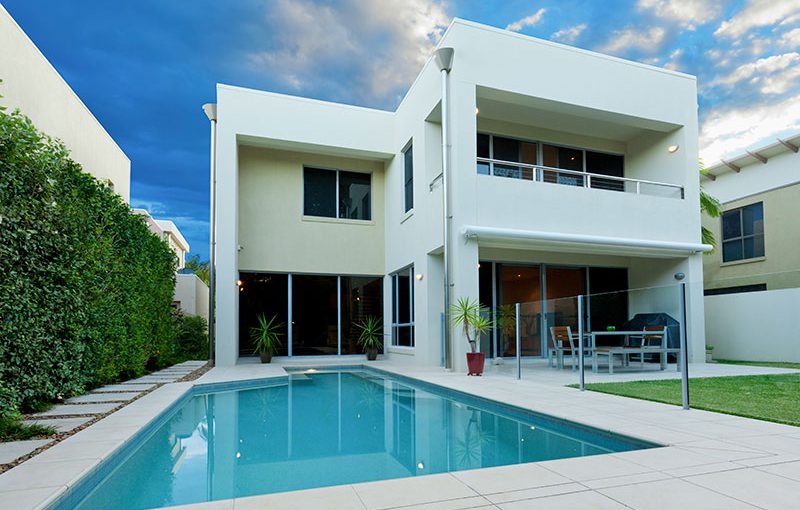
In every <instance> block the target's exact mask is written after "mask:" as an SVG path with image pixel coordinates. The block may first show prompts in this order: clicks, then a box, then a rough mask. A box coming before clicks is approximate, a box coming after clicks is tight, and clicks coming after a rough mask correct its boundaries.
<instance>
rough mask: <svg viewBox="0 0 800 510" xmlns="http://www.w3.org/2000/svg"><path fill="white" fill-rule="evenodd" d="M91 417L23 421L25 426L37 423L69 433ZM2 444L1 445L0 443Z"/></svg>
mask: <svg viewBox="0 0 800 510" xmlns="http://www.w3.org/2000/svg"><path fill="white" fill-rule="evenodd" d="M91 419H92V417H91V416H83V417H78V418H43V419H38V420H25V424H26V425H33V424H34V423H38V424H39V425H44V426H46V427H55V428H56V430H57V431H58V432H69V431H70V430H72V429H76V428H78V427H80V426H81V425H83V424H84V423H86V422H87V421H89V420H91ZM0 444H2V443H0Z"/></svg>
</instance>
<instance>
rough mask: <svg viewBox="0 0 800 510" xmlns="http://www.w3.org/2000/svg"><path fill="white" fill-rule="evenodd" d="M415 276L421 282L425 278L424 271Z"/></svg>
mask: <svg viewBox="0 0 800 510" xmlns="http://www.w3.org/2000/svg"><path fill="white" fill-rule="evenodd" d="M415 278H416V279H417V281H418V282H421V281H422V279H423V278H425V277H424V276H423V275H422V273H417V274H416V276H415Z"/></svg>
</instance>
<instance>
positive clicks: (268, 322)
mask: <svg viewBox="0 0 800 510" xmlns="http://www.w3.org/2000/svg"><path fill="white" fill-rule="evenodd" d="M256 319H257V320H258V325H257V326H253V327H252V328H250V338H251V339H252V340H253V347H254V348H255V351H256V354H259V355H260V356H261V360H262V361H264V362H265V363H269V360H270V359H272V355H273V354H275V353H277V352H278V348H279V347H280V346H281V345H282V344H281V338H280V337H281V335H283V333H281V332H280V329H281V328H283V323H282V322H278V316H277V315H273V316H272V317H270V318H269V319H267V317H266V316H265V315H264V314H263V313H260V314H258V315H257V316H256Z"/></svg>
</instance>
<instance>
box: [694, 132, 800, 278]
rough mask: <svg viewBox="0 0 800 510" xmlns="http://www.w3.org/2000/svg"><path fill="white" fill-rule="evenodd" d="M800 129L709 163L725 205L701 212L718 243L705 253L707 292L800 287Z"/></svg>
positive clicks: (711, 183) (712, 190) (713, 189)
mask: <svg viewBox="0 0 800 510" xmlns="http://www.w3.org/2000/svg"><path fill="white" fill-rule="evenodd" d="M798 147H800V133H797V134H795V135H794V136H789V137H786V138H782V139H781V140H776V141H775V142H773V143H770V144H769V145H765V146H763V147H760V148H758V149H755V150H751V151H743V152H742V154H741V155H740V156H738V157H735V158H732V159H730V160H725V161H721V162H719V163H717V164H715V165H713V166H711V167H709V168H708V177H704V178H702V179H701V184H702V185H703V188H704V189H705V190H706V191H707V192H708V193H709V194H711V195H712V196H714V197H716V198H717V199H718V200H719V201H720V202H721V203H722V207H723V211H724V212H723V215H722V217H721V218H709V217H704V218H703V225H704V226H706V227H707V228H708V229H710V230H711V231H712V232H713V233H714V237H715V238H716V240H717V244H718V245H719V246H718V249H717V250H716V251H715V252H714V253H713V254H710V255H708V256H706V257H704V259H703V262H704V264H703V266H704V268H703V274H704V279H705V287H706V294H727V293H735V292H748V291H756V290H772V289H785V288H792V287H800V249H798V247H800V229H798V228H797V218H798V216H800V153H798V150H800V149H798Z"/></svg>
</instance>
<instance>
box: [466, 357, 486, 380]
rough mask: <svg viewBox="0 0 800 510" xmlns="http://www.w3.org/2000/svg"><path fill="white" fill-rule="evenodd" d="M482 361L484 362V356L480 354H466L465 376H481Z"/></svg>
mask: <svg viewBox="0 0 800 510" xmlns="http://www.w3.org/2000/svg"><path fill="white" fill-rule="evenodd" d="M484 361H486V354H484V353H482V352H468V353H467V375H482V374H483V362H484Z"/></svg>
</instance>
